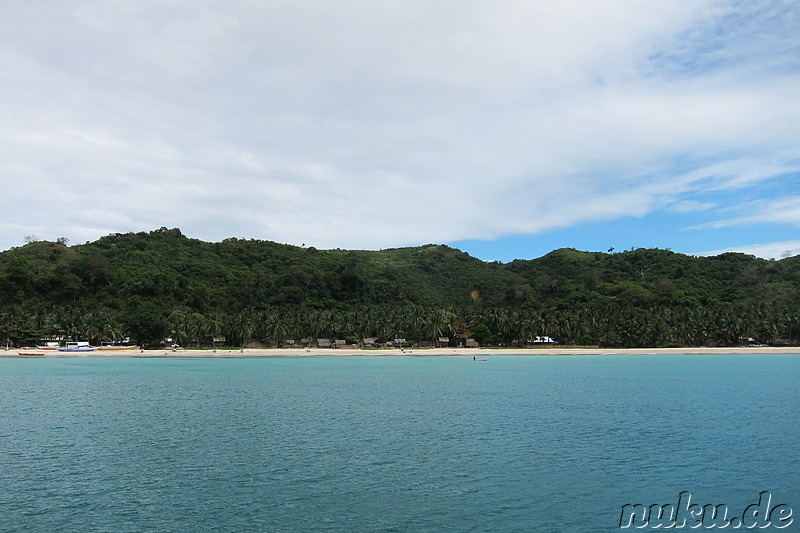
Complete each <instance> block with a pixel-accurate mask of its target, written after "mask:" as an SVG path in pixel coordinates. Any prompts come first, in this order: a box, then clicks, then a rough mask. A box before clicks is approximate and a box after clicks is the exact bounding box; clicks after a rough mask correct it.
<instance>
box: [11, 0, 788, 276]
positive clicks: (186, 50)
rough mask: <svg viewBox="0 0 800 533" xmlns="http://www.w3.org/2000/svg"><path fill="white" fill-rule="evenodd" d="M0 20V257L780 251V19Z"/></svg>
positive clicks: (545, 8)
mask: <svg viewBox="0 0 800 533" xmlns="http://www.w3.org/2000/svg"><path fill="white" fill-rule="evenodd" d="M2 12H3V17H0V67H2V68H0V185H1V186H2V191H3V194H2V197H3V200H4V202H3V208H2V213H3V217H2V218H0V249H3V250H4V249H8V248H10V247H13V246H19V245H21V244H23V242H24V238H25V236H28V235H34V236H36V237H38V238H40V239H47V240H54V239H56V238H58V237H67V238H68V239H70V241H71V242H72V243H82V242H85V241H91V240H95V239H97V238H99V237H101V236H103V235H106V234H109V233H116V232H127V231H150V230H153V229H157V228H159V227H162V226H166V227H179V228H181V230H182V231H183V232H184V234H186V235H188V236H190V237H195V238H199V239H203V240H207V241H217V240H221V239H224V238H227V237H239V238H253V239H266V240H274V241H278V242H286V243H290V244H297V245H300V244H302V243H305V244H306V245H313V246H316V247H318V248H353V249H381V248H389V247H397V246H415V245H421V244H426V243H446V244H449V245H451V246H455V247H458V248H461V249H463V250H465V251H467V252H469V253H471V254H472V255H475V256H476V257H479V258H481V259H485V260H490V261H491V260H500V261H510V260H512V259H515V258H523V259H528V258H534V257H539V256H542V255H544V254H546V253H548V252H549V251H551V250H554V249H557V248H562V247H572V248H578V249H582V250H597V251H606V250H608V249H609V248H612V247H613V248H615V249H616V250H626V249H630V248H632V247H659V248H670V249H672V250H674V251H676V252H683V253H692V254H714V253H720V252H721V251H727V250H736V251H743V252H746V253H752V254H755V255H759V256H761V257H775V258H780V257H782V256H784V255H786V254H787V253H788V254H790V255H795V254H799V253H800V235H798V227H800V98H798V97H797V95H798V94H800V32H798V31H797V28H798V27H800V5H799V4H798V3H797V2H795V1H794V0H772V1H762V0H751V1H725V0H695V1H692V2H678V1H675V0H616V1H615V2H613V3H600V2H591V1H588V0H584V1H577V0H559V1H544V0H542V1H537V2H516V1H512V0H498V1H496V2H473V1H466V2H465V1H455V0H403V1H399V0H397V1H395V0H386V1H384V2H365V1H363V0H358V1H356V0H340V1H338V2H335V3H334V2H327V1H325V2H323V1H321V0H296V1H293V2H279V1H277V0H266V1H264V2H252V1H250V0H226V1H224V2H222V1H219V0H214V1H211V0H193V1H189V0H171V1H170V2H164V1H163V0H141V1H137V2H130V1H128V0H107V1H105V2H98V3H90V2H83V1H78V0H59V1H43V2H6V3H5V4H4V6H3V9H2Z"/></svg>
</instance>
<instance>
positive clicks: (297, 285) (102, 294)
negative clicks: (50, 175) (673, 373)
mask: <svg viewBox="0 0 800 533" xmlns="http://www.w3.org/2000/svg"><path fill="white" fill-rule="evenodd" d="M798 304H800V256H798V257H793V258H788V259H784V260H781V261H767V260H762V259H758V258H755V257H752V256H748V255H743V254H724V255H721V256H717V257H709V258H698V257H691V256H686V255H682V254H676V253H673V252H670V251H667V250H658V249H638V250H631V251H626V252H622V253H615V254H605V253H595V252H580V251H577V250H572V249H561V250H556V251H554V252H552V253H550V254H548V255H546V256H544V257H541V258H539V259H534V260H525V261H523V260H517V261H513V262H511V263H508V264H501V263H496V262H495V263H486V262H484V261H481V260H479V259H476V258H474V257H471V256H470V255H468V254H466V253H464V252H461V251H459V250H456V249H453V248H450V247H447V246H442V245H426V246H421V247H410V248H396V249H389V250H381V251H360V250H317V249H315V248H302V247H297V246H290V245H285V244H278V243H274V242H269V241H259V240H239V239H226V240H224V241H222V242H218V243H208V242H203V241H199V240H197V239H191V238H187V237H186V236H184V235H183V234H181V232H180V231H179V230H177V229H166V228H161V229H159V230H156V231H153V232H150V233H127V234H113V235H108V236H106V237H103V238H101V239H99V240H97V241H96V242H92V243H86V244H83V245H76V246H71V247H67V246H65V245H63V244H61V243H53V242H33V243H29V244H27V245H25V246H22V247H18V248H13V249H11V250H8V251H6V252H3V253H0V339H4V340H6V342H9V343H14V344H17V345H19V344H30V343H32V342H35V341H36V340H39V339H41V338H45V337H48V336H52V335H56V334H64V335H67V336H69V337H71V338H74V339H79V338H80V339H81V340H91V341H92V342H96V343H97V342H102V341H111V340H117V339H119V338H123V337H131V339H132V340H135V341H137V342H140V343H149V344H151V345H152V344H156V343H158V342H160V341H161V340H162V339H163V338H164V337H172V338H173V339H175V340H176V341H178V342H179V343H181V344H186V345H188V344H196V345H207V344H209V343H210V341H211V338H212V337H218V338H219V337H223V336H224V337H225V338H226V340H227V341H228V342H229V343H235V344H240V343H243V342H246V341H252V340H263V339H276V340H279V341H284V340H287V339H296V340H299V339H301V338H314V339H315V338H320V337H326V338H328V337H330V338H342V339H346V340H348V341H349V342H357V341H358V340H359V339H362V338H365V337H375V338H377V339H378V340H392V339H395V338H405V339H407V340H408V341H409V342H412V341H413V342H422V343H425V342H432V341H434V340H436V339H437V338H438V337H450V338H452V339H456V338H465V337H467V336H471V337H473V338H475V339H476V340H478V341H479V342H482V343H483V344H502V345H511V344H525V343H526V341H528V340H531V339H533V338H535V337H536V336H550V337H553V338H554V339H556V340H557V341H559V342H561V343H564V344H600V345H607V346H688V345H708V344H716V345H736V344H739V343H741V342H747V339H750V338H752V339H755V340H756V341H757V342H763V343H791V344H796V343H797V342H798V325H799V323H800V322H799V319H798V309H800V306H798Z"/></svg>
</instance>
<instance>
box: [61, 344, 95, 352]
mask: <svg viewBox="0 0 800 533" xmlns="http://www.w3.org/2000/svg"><path fill="white" fill-rule="evenodd" d="M96 349H97V348H95V347H94V346H89V343H88V342H68V343H67V345H66V346H64V347H60V348H58V351H59V352H93V351H95V350H96Z"/></svg>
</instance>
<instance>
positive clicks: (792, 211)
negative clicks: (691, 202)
mask: <svg viewBox="0 0 800 533" xmlns="http://www.w3.org/2000/svg"><path fill="white" fill-rule="evenodd" d="M740 210H741V211H745V212H746V214H745V215H742V216H738V217H734V218H728V219H724V220H716V221H713V222H708V223H705V224H701V225H699V226H695V227H693V228H690V229H709V228H711V229H716V228H724V227H729V226H741V225H752V224H782V225H789V226H795V227H796V226H800V196H789V197H786V198H777V199H773V200H762V201H758V202H754V203H751V204H747V205H744V206H740Z"/></svg>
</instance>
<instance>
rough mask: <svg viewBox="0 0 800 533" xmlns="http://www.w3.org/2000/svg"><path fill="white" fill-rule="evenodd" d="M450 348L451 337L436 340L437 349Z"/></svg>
mask: <svg viewBox="0 0 800 533" xmlns="http://www.w3.org/2000/svg"><path fill="white" fill-rule="evenodd" d="M448 346H450V337H439V338H438V339H436V347H437V348H447V347H448Z"/></svg>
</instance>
